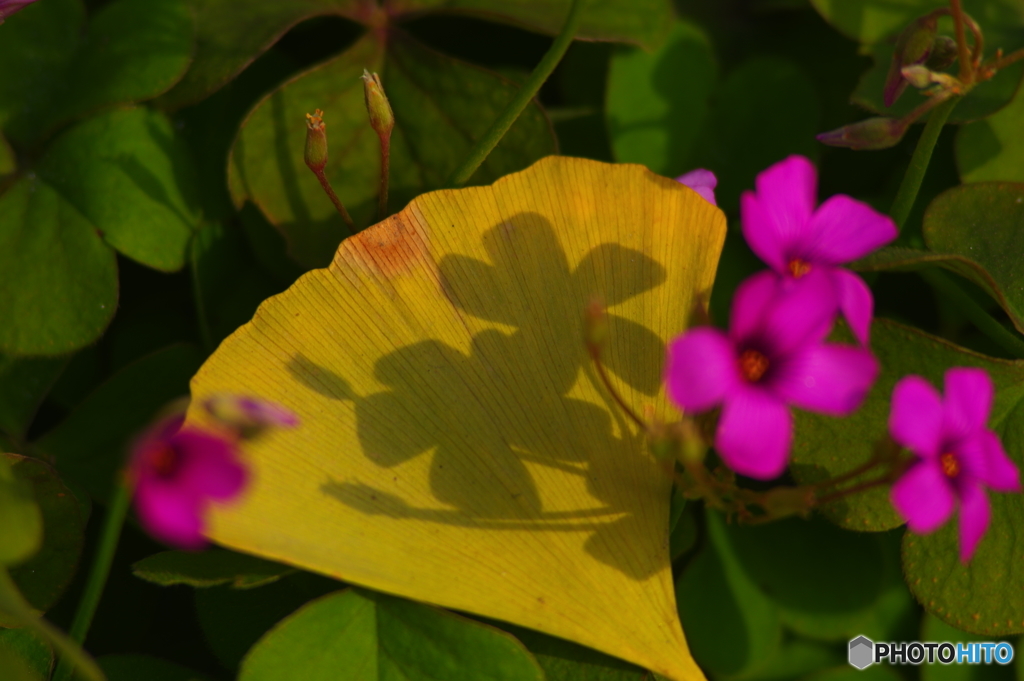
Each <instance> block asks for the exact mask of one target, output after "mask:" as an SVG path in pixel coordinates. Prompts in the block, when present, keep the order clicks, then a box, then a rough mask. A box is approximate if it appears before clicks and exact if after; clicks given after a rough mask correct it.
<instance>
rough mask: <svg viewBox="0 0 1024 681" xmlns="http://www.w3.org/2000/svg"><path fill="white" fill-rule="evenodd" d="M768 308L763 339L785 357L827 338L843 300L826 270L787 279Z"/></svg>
mask: <svg viewBox="0 0 1024 681" xmlns="http://www.w3.org/2000/svg"><path fill="white" fill-rule="evenodd" d="M779 291H780V292H779V293H778V294H777V295H776V297H775V299H774V300H772V301H771V302H770V303H769V305H768V307H767V309H766V310H765V311H764V313H763V314H764V322H763V327H762V328H763V340H764V341H765V342H766V343H768V344H769V345H770V351H771V352H772V354H773V356H778V357H781V356H785V355H787V354H789V353H791V352H793V351H795V350H797V349H798V348H801V347H803V346H805V345H807V344H813V343H818V342H820V341H822V340H824V338H825V336H827V335H828V333H829V331H831V329H832V322H833V320H834V319H835V314H836V311H837V310H838V308H839V299H838V296H837V295H836V290H835V287H834V286H833V284H832V277H831V276H829V273H827V272H824V271H822V270H815V271H812V272H811V273H810V274H808V275H806V276H804V277H801V278H800V279H790V280H786V281H785V283H784V285H783V286H781V287H780V290H779Z"/></svg>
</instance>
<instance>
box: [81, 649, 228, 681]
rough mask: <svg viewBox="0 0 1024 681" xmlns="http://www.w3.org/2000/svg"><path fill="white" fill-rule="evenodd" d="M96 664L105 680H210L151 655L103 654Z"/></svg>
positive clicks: (207, 677) (203, 675)
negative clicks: (105, 677)
mask: <svg viewBox="0 0 1024 681" xmlns="http://www.w3.org/2000/svg"><path fill="white" fill-rule="evenodd" d="M96 664H98V665H99V666H100V669H102V670H103V673H104V674H106V676H107V681H141V680H142V679H145V681H210V677H209V676H207V675H206V674H200V673H199V672H196V671H193V670H191V669H189V668H188V667H183V666H181V665H180V664H175V663H174V662H168V661H167V660H161V659H160V658H158V657H153V656H151V655H135V654H126V655H104V656H103V657H100V658H97V659H96Z"/></svg>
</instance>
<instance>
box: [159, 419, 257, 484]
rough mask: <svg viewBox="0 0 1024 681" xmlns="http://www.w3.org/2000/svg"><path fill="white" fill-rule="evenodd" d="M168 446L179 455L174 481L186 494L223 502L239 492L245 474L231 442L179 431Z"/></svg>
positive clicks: (190, 431)
mask: <svg viewBox="0 0 1024 681" xmlns="http://www.w3.org/2000/svg"><path fill="white" fill-rule="evenodd" d="M172 443H173V446H174V448H175V449H177V450H178V451H179V452H180V453H181V456H182V463H181V471H180V472H179V473H178V475H177V476H176V477H175V480H174V482H175V484H177V485H180V486H181V488H182V489H183V490H186V491H187V493H191V494H195V495H197V496H200V497H206V496H208V497H211V498H214V499H220V500H227V499H230V498H232V497H234V496H235V495H237V494H238V493H239V492H240V491H241V490H242V487H243V486H244V485H245V481H246V478H247V472H246V469H245V467H244V466H243V465H242V463H241V461H240V460H239V458H238V453H237V451H236V448H235V444H234V443H233V442H230V441H228V440H225V439H223V438H221V437H219V436H217V435H214V434H212V433H205V432H201V431H198V430H182V431H180V432H179V433H178V434H177V435H175V436H174V438H173V440H172Z"/></svg>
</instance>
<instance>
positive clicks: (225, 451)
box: [128, 415, 248, 550]
mask: <svg viewBox="0 0 1024 681" xmlns="http://www.w3.org/2000/svg"><path fill="white" fill-rule="evenodd" d="M184 420H185V417H184V416H183V415H178V416H173V417H170V418H167V419H165V420H163V421H160V422H159V423H157V424H156V425H154V426H153V427H152V428H151V429H150V430H149V431H148V432H146V433H145V434H144V435H143V436H142V437H140V438H139V440H138V441H137V442H136V443H135V446H134V447H133V448H132V454H131V460H130V461H129V464H128V476H129V478H130V480H131V481H132V483H133V484H134V487H135V508H136V511H137V512H138V516H139V521H140V522H141V523H142V525H143V527H144V528H145V529H146V531H148V532H149V533H150V534H152V535H153V536H154V537H156V538H157V539H160V540H161V541H164V542H166V543H168V544H171V545H172V546H176V547H178V548H182V549H188V550H196V549H200V548H202V547H203V546H205V545H206V540H205V538H204V537H203V529H204V518H205V515H206V510H207V508H208V506H209V504H210V502H211V501H230V500H231V499H233V498H235V497H236V496H238V494H239V493H240V492H241V491H242V488H243V487H244V486H245V482H246V480H247V479H248V472H247V470H246V468H245V466H244V464H243V463H242V461H241V459H240V458H239V455H238V449H237V443H236V441H235V439H234V438H232V437H230V436H226V435H222V434H220V433H216V432H212V431H205V430H198V429H195V428H188V429H182V427H181V426H182V424H183V423H184Z"/></svg>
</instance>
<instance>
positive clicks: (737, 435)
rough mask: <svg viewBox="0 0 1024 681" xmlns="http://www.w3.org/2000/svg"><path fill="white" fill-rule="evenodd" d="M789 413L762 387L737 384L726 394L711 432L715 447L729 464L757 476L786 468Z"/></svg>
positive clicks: (790, 424) (767, 476)
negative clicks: (739, 385) (735, 388)
mask: <svg viewBox="0 0 1024 681" xmlns="http://www.w3.org/2000/svg"><path fill="white" fill-rule="evenodd" d="M792 441H793V417H792V415H791V414H790V413H789V409H787V408H786V406H785V405H784V404H783V403H782V401H780V400H779V399H778V398H776V397H775V396H773V395H772V394H770V393H769V392H767V391H765V390H757V389H754V388H749V387H746V386H741V387H740V388H739V389H738V390H736V391H734V392H733V393H732V394H730V395H729V396H728V398H727V399H726V401H725V405H724V406H723V407H722V416H721V418H720V419H719V420H718V431H717V432H716V433H715V449H717V450H718V453H719V455H720V456H721V457H722V459H723V460H724V461H725V463H726V464H728V466H729V467H730V468H732V469H733V470H734V471H736V472H737V473H740V474H741V475H746V476H748V477H751V478H758V479H761V480H770V479H771V478H776V477H778V476H779V475H781V474H782V472H783V471H784V470H786V463H787V461H788V460H789V448H790V445H791V444H792Z"/></svg>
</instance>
